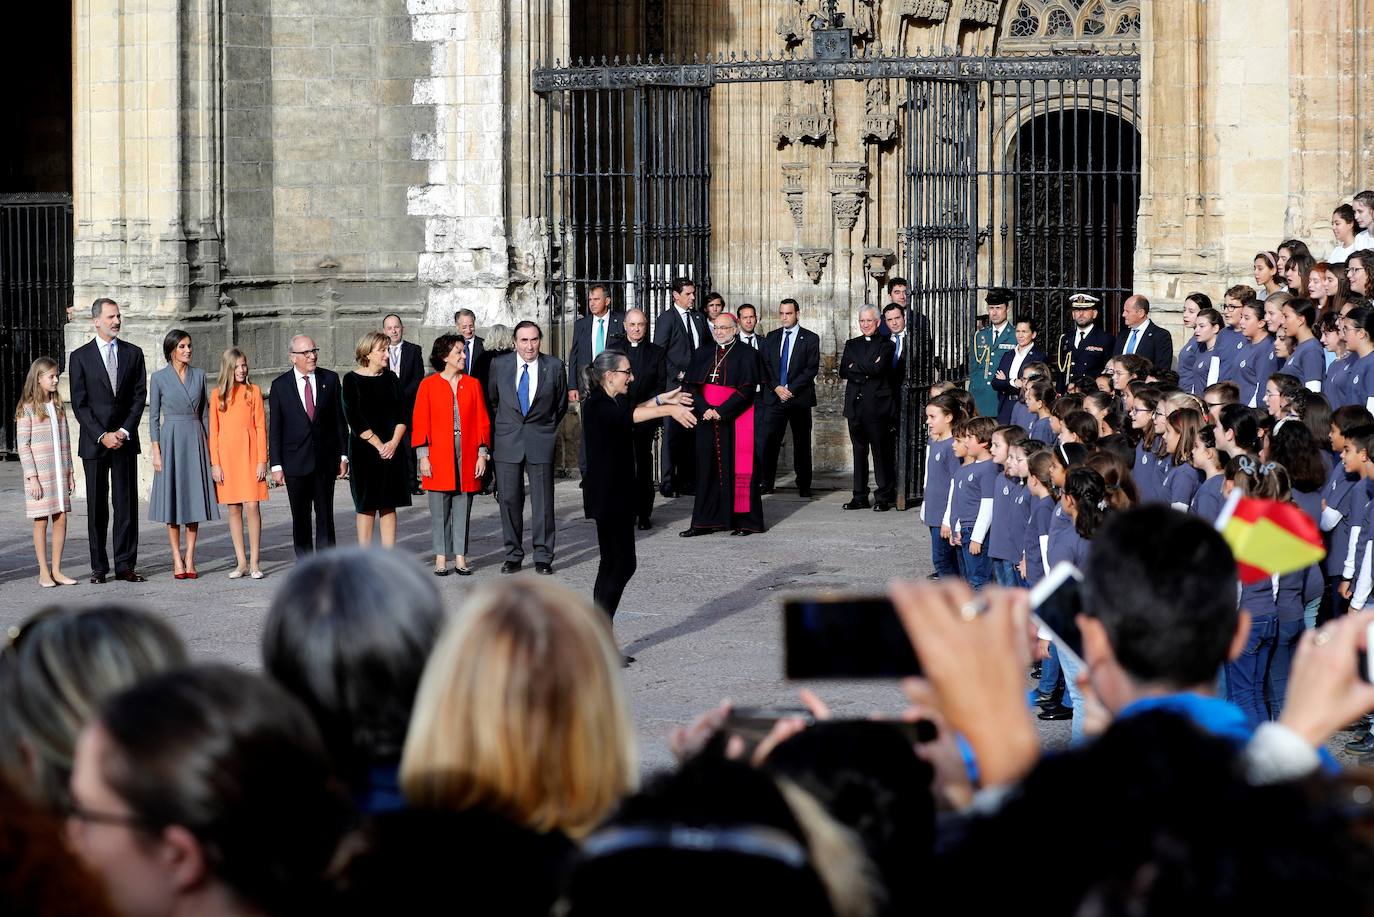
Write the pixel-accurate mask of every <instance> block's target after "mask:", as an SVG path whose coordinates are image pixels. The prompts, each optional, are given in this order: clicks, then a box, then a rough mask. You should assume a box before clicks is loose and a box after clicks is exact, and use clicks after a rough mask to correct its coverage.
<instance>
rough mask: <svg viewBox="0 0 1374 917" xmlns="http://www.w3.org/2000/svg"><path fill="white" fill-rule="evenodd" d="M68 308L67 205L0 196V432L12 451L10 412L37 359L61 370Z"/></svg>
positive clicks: (64, 200) (58, 197)
mask: <svg viewBox="0 0 1374 917" xmlns="http://www.w3.org/2000/svg"><path fill="white" fill-rule="evenodd" d="M71 302H72V199H71V196H70V195H67V194H7V195H0V411H3V412H4V413H3V415H0V416H3V419H2V420H0V427H3V428H4V430H5V440H4V443H3V451H5V452H6V453H12V452H13V451H14V448H15V438H14V424H13V422H11V420H10V418H11V417H13V416H14V407H15V405H16V404H17V403H18V402H19V395H20V392H21V390H22V388H23V385H24V378H25V376H26V375H27V374H28V371H29V366H30V364H32V363H33V361H34V360H35V359H37V358H38V357H43V356H46V357H52V358H53V359H54V360H57V361H58V363H59V364H61V365H62V366H63V367H64V368H65V366H66V359H65V352H64V344H63V339H62V327H63V325H64V324H65V322H66V313H67V306H69V305H71Z"/></svg>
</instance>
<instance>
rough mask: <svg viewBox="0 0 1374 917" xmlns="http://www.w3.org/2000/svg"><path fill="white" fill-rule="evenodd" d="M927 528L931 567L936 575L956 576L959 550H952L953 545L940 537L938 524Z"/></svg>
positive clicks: (957, 573)
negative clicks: (928, 530)
mask: <svg viewBox="0 0 1374 917" xmlns="http://www.w3.org/2000/svg"><path fill="white" fill-rule="evenodd" d="M928 528H929V529H930V566H931V569H932V570H934V571H935V575H936V576H958V575H959V557H958V553H959V552H958V551H956V550H954V545H952V544H950V543H949V542H948V541H945V540H944V539H943V538H941V537H940V527H939V526H938V525H932V526H928Z"/></svg>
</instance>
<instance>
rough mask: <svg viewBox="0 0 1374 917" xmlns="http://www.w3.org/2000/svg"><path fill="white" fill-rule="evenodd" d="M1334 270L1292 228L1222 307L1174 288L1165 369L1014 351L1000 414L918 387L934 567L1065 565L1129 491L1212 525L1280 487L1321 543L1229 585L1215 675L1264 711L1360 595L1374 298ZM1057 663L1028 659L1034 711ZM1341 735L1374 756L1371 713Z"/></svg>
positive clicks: (1020, 574) (1369, 555) (1131, 496)
mask: <svg viewBox="0 0 1374 917" xmlns="http://www.w3.org/2000/svg"><path fill="white" fill-rule="evenodd" d="M1359 254H1361V256H1363V255H1364V254H1365V253H1363V252H1362V253H1359ZM1337 273H1338V272H1337V271H1336V270H1335V269H1333V268H1332V267H1331V266H1330V265H1328V264H1326V263H1324V262H1323V263H1321V264H1320V265H1318V264H1315V263H1312V262H1311V257H1310V255H1308V254H1307V253H1306V248H1305V246H1301V243H1294V242H1287V243H1284V247H1283V249H1282V250H1281V252H1279V253H1261V254H1260V255H1259V256H1257V257H1256V281H1257V283H1258V284H1259V286H1260V289H1259V290H1257V289H1255V288H1253V287H1250V286H1234V287H1232V288H1230V289H1228V290H1227V291H1226V293H1225V296H1224V297H1223V309H1222V310H1218V309H1216V308H1214V307H1213V304H1212V301H1211V299H1210V298H1209V297H1208V296H1206V295H1205V294H1202V293H1195V294H1192V295H1191V296H1189V297H1188V299H1187V301H1186V305H1185V311H1184V319H1185V325H1186V326H1187V328H1188V329H1189V330H1190V331H1191V332H1192V337H1191V338H1190V339H1189V340H1188V342H1187V343H1186V344H1185V345H1184V347H1183V349H1182V351H1181V352H1180V353H1179V355H1178V371H1177V372H1173V371H1170V370H1156V368H1155V367H1154V366H1152V365H1151V364H1150V363H1149V362H1148V361H1146V360H1144V359H1143V358H1141V357H1139V356H1136V355H1133V354H1121V355H1117V356H1113V357H1112V358H1111V359H1110V360H1109V361H1108V362H1107V366H1106V370H1105V371H1104V372H1103V374H1102V375H1100V376H1097V377H1093V378H1088V377H1085V378H1078V379H1063V378H1056V377H1055V375H1054V374H1053V372H1052V370H1051V368H1050V367H1049V366H1048V365H1046V364H1044V363H1028V364H1027V365H1025V366H1024V367H1023V368H1022V371H1021V372H1022V375H1021V384H1020V386H1019V387H1018V388H1019V393H1018V394H1017V395H1016V398H1017V400H1016V403H1015V404H1014V407H1013V411H1012V413H1011V422H1010V423H1005V424H1001V425H999V424H998V423H997V421H996V420H994V419H993V418H991V417H981V416H978V414H977V409H976V406H975V405H974V403H973V400H972V399H971V398H970V397H969V396H968V394H967V393H966V392H964V391H962V390H960V389H958V388H957V387H955V386H953V385H952V384H949V383H942V384H938V385H936V386H934V387H932V389H931V397H930V399H929V402H928V404H927V407H926V423H927V428H928V439H929V444H928V449H927V461H926V475H925V502H924V504H923V506H922V521H923V522H924V524H925V525H926V527H927V528H928V529H929V531H930V540H931V560H932V565H933V569H934V572H933V574H932V578H934V577H943V576H960V577H962V578H963V579H965V580H966V581H967V582H968V583H969V584H970V585H971V586H973V587H974V588H978V587H980V586H983V585H984V584H986V583H989V582H994V583H996V584H998V585H1002V586H1021V587H1033V586H1034V585H1035V584H1036V583H1038V582H1039V581H1040V580H1041V579H1042V578H1044V576H1045V575H1046V573H1047V572H1048V571H1049V570H1050V569H1051V568H1052V567H1053V566H1054V565H1055V564H1056V563H1058V562H1059V561H1064V560H1067V561H1072V562H1074V563H1075V564H1078V565H1081V564H1082V563H1083V561H1084V559H1085V558H1086V556H1087V551H1088V546H1089V544H1090V542H1091V540H1092V538H1093V535H1094V533H1095V532H1096V531H1097V529H1098V527H1099V526H1100V525H1101V524H1102V522H1103V520H1104V518H1105V517H1107V516H1108V515H1109V514H1111V513H1113V512H1116V511H1118V510H1121V509H1125V508H1127V507H1129V506H1132V505H1134V504H1138V503H1151V502H1155V503H1166V504H1170V505H1172V506H1173V507H1175V508H1176V509H1178V510H1180V511H1184V512H1189V513H1192V514H1195V515H1197V516H1199V517H1202V518H1204V519H1207V520H1208V521H1209V522H1213V523H1215V521H1216V519H1217V517H1218V515H1219V514H1220V513H1221V511H1222V507H1223V505H1224V503H1225V501H1226V498H1227V497H1228V496H1229V495H1230V494H1231V493H1232V492H1233V491H1235V490H1237V489H1239V490H1240V491H1241V492H1242V493H1244V494H1247V495H1252V496H1256V497H1262V498H1266V499H1271V500H1279V501H1291V502H1293V503H1294V504H1295V505H1297V506H1298V507H1299V508H1301V509H1302V510H1303V511H1304V512H1306V513H1307V514H1308V515H1309V516H1310V517H1311V518H1312V519H1313V520H1314V521H1315V522H1316V523H1317V525H1318V526H1319V528H1320V529H1321V531H1322V532H1323V533H1324V537H1325V539H1326V540H1327V546H1328V554H1327V557H1326V558H1325V560H1324V561H1323V562H1322V563H1321V564H1319V565H1314V566H1312V567H1310V568H1308V569H1306V570H1302V571H1298V572H1295V573H1289V574H1285V575H1282V576H1275V577H1271V578H1270V579H1268V580H1264V581H1261V582H1259V583H1255V584H1252V585H1248V586H1245V587H1244V588H1243V589H1242V590H1241V592H1240V595H1239V603H1240V606H1241V607H1242V608H1243V609H1244V610H1245V611H1247V612H1248V613H1249V615H1250V618H1251V620H1252V626H1251V630H1250V636H1249V642H1248V645H1247V646H1246V647H1245V649H1244V651H1243V652H1242V653H1241V654H1240V655H1239V656H1238V657H1237V659H1236V660H1235V661H1233V662H1231V663H1228V664H1227V665H1226V667H1225V670H1224V671H1223V672H1222V673H1219V676H1220V678H1221V679H1222V681H1223V682H1224V692H1225V696H1226V697H1227V698H1228V699H1229V700H1231V701H1232V702H1233V703H1235V704H1236V705H1238V706H1239V707H1240V708H1241V709H1242V710H1244V711H1245V712H1246V713H1247V714H1248V715H1249V716H1250V717H1251V718H1252V719H1253V720H1256V721H1263V720H1268V719H1276V718H1277V717H1278V715H1279V711H1280V709H1281V707H1282V705H1283V700H1284V697H1285V692H1286V687H1287V679H1288V671H1289V666H1290V663H1291V659H1292V655H1293V651H1294V648H1295V646H1296V644H1297V641H1298V638H1299V637H1300V636H1301V635H1302V632H1303V631H1304V629H1306V628H1310V627H1314V626H1316V624H1317V623H1318V622H1319V621H1324V620H1326V619H1329V618H1332V617H1336V616H1339V615H1342V614H1344V613H1345V612H1346V611H1347V610H1348V609H1350V608H1354V609H1360V608H1364V607H1365V606H1366V605H1371V604H1374V599H1372V598H1371V593H1374V415H1371V410H1374V310H1371V308H1370V305H1369V301H1368V300H1367V299H1366V298H1365V297H1364V296H1361V295H1357V294H1354V293H1352V292H1351V290H1350V288H1349V286H1348V285H1347V284H1345V283H1344V276H1345V275H1344V272H1343V271H1341V272H1339V278H1340V281H1341V282H1334V281H1332V280H1329V279H1328V278H1329V277H1334V276H1336V275H1337ZM1279 275H1282V276H1283V277H1285V278H1286V279H1288V281H1289V283H1288V286H1287V288H1284V287H1282V286H1280V285H1278V284H1276V283H1274V282H1273V281H1274V279H1275V278H1276V277H1278V276H1279ZM1328 284H1329V285H1330V286H1329V289H1328ZM1271 287H1272V288H1271ZM1323 348H1324V349H1325V351H1326V354H1325V356H1324V355H1323ZM1004 416H1005V414H1004ZM1179 550H1180V551H1186V550H1188V546H1187V545H1179ZM1069 662H1071V660H1069V659H1068V658H1067V656H1065V657H1062V658H1061V656H1060V655H1059V653H1058V652H1057V651H1055V650H1053V649H1051V651H1050V654H1049V656H1048V658H1047V660H1046V661H1045V662H1044V663H1043V664H1042V665H1041V666H1040V668H1039V687H1038V689H1037V691H1036V697H1035V700H1036V702H1037V703H1038V704H1039V705H1040V707H1041V708H1042V710H1041V713H1040V716H1041V718H1042V719H1047V720H1057V719H1071V718H1073V706H1074V704H1073V702H1074V700H1075V699H1076V694H1077V690H1076V685H1075V683H1074V677H1073V675H1074V673H1073V672H1066V671H1065V664H1066V663H1069ZM1074 727H1075V734H1078V732H1079V731H1080V730H1081V726H1080V724H1079V723H1077V722H1075V724H1074ZM1349 747H1350V748H1351V749H1352V750H1354V751H1357V752H1360V753H1364V754H1368V755H1370V757H1371V761H1374V736H1371V734H1370V732H1369V729H1368V726H1367V724H1366V725H1365V727H1364V729H1363V735H1361V736H1358V737H1357V738H1356V739H1355V740H1354V741H1352V742H1351V743H1350V746H1349Z"/></svg>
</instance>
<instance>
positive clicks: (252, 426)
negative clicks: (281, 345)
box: [210, 347, 267, 579]
mask: <svg viewBox="0 0 1374 917" xmlns="http://www.w3.org/2000/svg"><path fill="white" fill-rule="evenodd" d="M210 476H211V477H212V478H213V479H214V481H215V493H216V496H217V498H218V500H219V502H220V503H223V504H226V505H228V507H229V537H230V538H232V539H233V541H234V556H235V558H237V560H238V565H237V566H236V567H234V572H233V573H230V574H229V578H230V579H238V578H239V577H241V576H243V575H244V574H245V573H247V574H248V575H249V576H251V577H252V578H253V579H262V571H261V570H259V569H258V547H259V543H260V542H261V541H262V513H261V512H259V510H258V503H259V502H261V501H263V500H266V499H267V424H266V423H265V421H264V413H263V401H262V390H261V389H259V388H258V387H257V386H256V385H253V384H252V383H250V382H249V381H248V357H247V356H245V355H244V353H243V351H241V350H239V349H238V348H237V347H230V348H229V349H228V350H226V351H225V352H224V356H222V357H221V358H220V361H219V382H218V383H217V384H216V385H215V394H214V397H213V398H212V399H211V403H210ZM245 511H246V514H247V516H248V550H249V557H250V559H251V563H245V561H244V556H243V517H244V515H245Z"/></svg>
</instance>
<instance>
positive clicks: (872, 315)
mask: <svg viewBox="0 0 1374 917" xmlns="http://www.w3.org/2000/svg"><path fill="white" fill-rule="evenodd" d="M894 311H901V310H900V309H896V310H894ZM878 324H879V323H878V309H877V307H876V306H864V307H863V308H862V309H860V310H859V332H860V333H859V336H858V337H855V338H850V339H849V340H847V341H845V343H844V351H843V353H842V354H841V355H840V375H841V376H842V377H844V380H845V386H844V417H845V420H846V421H848V424H849V442H850V445H851V446H852V447H853V450H854V498H853V499H852V500H850V501H849V502H848V503H846V504H844V508H845V509H868V507H869V502H868V458H869V455H870V454H872V456H873V477H874V479H875V482H876V485H877V487H876V489H875V490H874V493H873V504H872V506H873V509H874V510H875V511H876V512H880V513H882V512H886V511H888V510H890V509H892V507H893V505H894V504H895V503H896V502H897V488H896V482H895V481H894V472H895V469H894V468H893V465H892V458H893V453H892V452H891V450H889V449H888V448H887V446H888V440H889V439H890V438H891V433H892V421H893V417H894V416H895V411H894V407H895V405H894V403H893V400H892V355H893V353H894V352H895V350H896V347H895V345H894V344H893V342H892V341H891V340H890V339H889V340H883V337H882V335H880V334H879V333H878Z"/></svg>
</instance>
